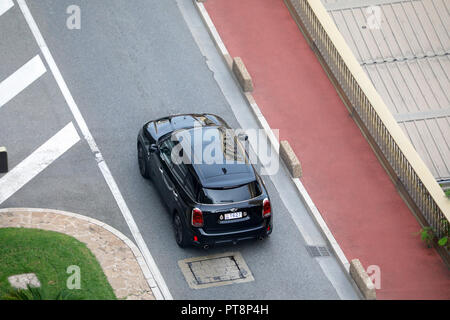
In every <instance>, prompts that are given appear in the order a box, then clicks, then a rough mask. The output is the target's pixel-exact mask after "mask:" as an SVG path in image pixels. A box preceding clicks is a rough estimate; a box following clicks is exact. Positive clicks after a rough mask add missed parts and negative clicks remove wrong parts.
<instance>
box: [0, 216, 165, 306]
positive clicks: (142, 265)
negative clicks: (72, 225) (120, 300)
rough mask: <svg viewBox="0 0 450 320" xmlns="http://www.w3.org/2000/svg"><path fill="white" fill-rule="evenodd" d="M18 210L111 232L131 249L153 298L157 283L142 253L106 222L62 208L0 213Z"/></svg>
mask: <svg viewBox="0 0 450 320" xmlns="http://www.w3.org/2000/svg"><path fill="white" fill-rule="evenodd" d="M19 212H21V213H24V212H25V213H29V214H30V215H32V214H33V213H43V214H45V213H51V214H55V215H62V216H66V217H70V218H75V219H79V220H82V221H85V222H87V223H90V224H94V225H96V226H98V227H100V228H102V229H104V230H106V231H107V232H109V233H111V234H112V235H113V236H115V237H116V238H118V239H119V240H121V241H122V243H124V244H125V245H126V246H127V247H128V248H129V249H130V250H131V252H132V254H133V255H134V258H135V260H136V262H137V264H138V265H139V268H140V270H141V271H142V274H143V277H144V278H145V282H146V283H147V284H148V287H149V288H150V290H151V292H152V295H153V298H154V291H159V288H158V285H157V283H156V281H155V280H154V279H153V277H152V275H151V272H150V270H149V268H148V266H147V264H146V263H145V260H144V258H143V256H142V253H141V252H140V250H139V249H138V247H137V246H136V245H135V244H134V243H133V242H132V241H131V240H130V239H129V238H128V237H126V236H125V235H124V234H123V233H121V232H120V231H118V230H116V229H114V228H113V227H111V226H110V225H107V224H106V223H103V222H101V221H99V220H96V219H93V218H90V217H86V216H83V215H80V214H77V213H73V212H67V211H62V210H54V209H42V208H5V209H0V214H2V213H4V214H14V213H19ZM46 230H48V229H46ZM54 231H57V232H62V233H66V232H64V231H59V230H54ZM66 234H68V235H70V236H74V235H72V234H69V233H66ZM75 238H77V237H76V236H75ZM77 240H79V241H81V242H84V243H85V241H83V239H78V238H77ZM102 268H103V265H102ZM108 280H110V279H109V278H108ZM111 286H113V289H114V291H116V288H115V287H114V285H113V284H111Z"/></svg>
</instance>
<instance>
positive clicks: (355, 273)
mask: <svg viewBox="0 0 450 320" xmlns="http://www.w3.org/2000/svg"><path fill="white" fill-rule="evenodd" d="M350 276H351V277H352V278H353V280H355V283H356V285H357V286H358V288H359V290H361V293H362V294H363V296H364V298H366V299H367V300H376V298H377V295H376V292H375V285H374V284H373V282H372V280H370V277H369V275H368V274H367V272H366V270H364V267H363V266H362V264H361V262H360V261H359V259H353V260H352V261H351V262H350Z"/></svg>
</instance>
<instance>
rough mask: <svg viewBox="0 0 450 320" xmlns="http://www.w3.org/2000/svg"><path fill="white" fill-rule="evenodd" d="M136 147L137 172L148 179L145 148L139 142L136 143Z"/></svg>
mask: <svg viewBox="0 0 450 320" xmlns="http://www.w3.org/2000/svg"><path fill="white" fill-rule="evenodd" d="M137 148H138V165H139V172H140V173H141V176H143V177H144V178H145V179H149V178H150V174H149V172H148V167H147V160H146V159H145V150H144V148H143V147H142V145H141V144H140V143H138V147H137Z"/></svg>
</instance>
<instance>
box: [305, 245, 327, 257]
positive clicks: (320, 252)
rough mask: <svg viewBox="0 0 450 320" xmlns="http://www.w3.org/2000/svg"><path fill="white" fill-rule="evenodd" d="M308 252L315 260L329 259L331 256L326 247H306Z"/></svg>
mask: <svg viewBox="0 0 450 320" xmlns="http://www.w3.org/2000/svg"><path fill="white" fill-rule="evenodd" d="M306 250H307V251H308V253H309V255H310V256H311V257H313V258H318V257H329V256H330V255H331V254H330V251H328V248H327V247H324V246H306Z"/></svg>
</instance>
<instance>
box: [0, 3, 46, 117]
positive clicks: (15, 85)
mask: <svg viewBox="0 0 450 320" xmlns="http://www.w3.org/2000/svg"><path fill="white" fill-rule="evenodd" d="M0 1H1V0H0ZM46 71H47V70H46V69H45V66H44V63H43V62H42V60H41V58H40V57H39V55H37V56H35V57H34V58H33V59H31V60H30V61H28V62H27V63H25V64H24V65H23V66H22V67H21V68H20V69H19V70H17V71H16V72H14V73H13V74H12V75H10V76H9V77H8V78H6V79H5V80H3V81H2V82H1V83H0V108H1V107H2V106H4V105H5V104H6V103H7V102H8V101H10V100H11V99H12V98H14V97H15V96H16V95H17V94H19V93H20V92H21V91H22V90H24V89H25V88H26V87H28V86H29V85H30V84H32V83H33V82H34V81H35V80H37V79H38V78H39V77H40V76H42V75H43V74H44V73H45V72H46Z"/></svg>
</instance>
